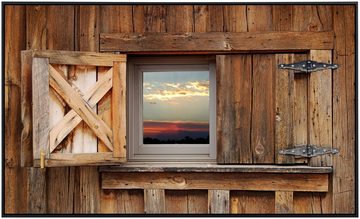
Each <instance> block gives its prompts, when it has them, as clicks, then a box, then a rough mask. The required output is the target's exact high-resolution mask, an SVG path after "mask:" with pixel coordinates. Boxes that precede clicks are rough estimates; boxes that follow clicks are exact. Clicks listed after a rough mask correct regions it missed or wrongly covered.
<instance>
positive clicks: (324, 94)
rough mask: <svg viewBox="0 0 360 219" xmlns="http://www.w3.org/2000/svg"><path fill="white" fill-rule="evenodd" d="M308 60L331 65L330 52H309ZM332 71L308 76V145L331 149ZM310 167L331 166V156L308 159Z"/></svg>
mask: <svg viewBox="0 0 360 219" xmlns="http://www.w3.org/2000/svg"><path fill="white" fill-rule="evenodd" d="M310 59H311V60H316V61H318V62H325V63H331V51H327V50H322V51H320V50H311V51H310ZM331 77H332V71H331V70H323V71H318V72H316V74H310V79H309V117H310V118H309V123H310V124H309V143H310V144H314V145H318V146H327V147H329V146H330V147H332V105H331V104H332V102H331V101H332V97H331V95H332V92H331V91H332V79H331ZM310 165H312V166H331V165H332V159H331V155H322V156H318V157H313V158H311V159H310Z"/></svg>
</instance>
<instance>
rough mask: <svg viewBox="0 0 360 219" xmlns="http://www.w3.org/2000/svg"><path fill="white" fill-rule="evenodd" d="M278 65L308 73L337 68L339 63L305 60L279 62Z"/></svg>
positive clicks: (282, 67)
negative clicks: (287, 62) (288, 62)
mask: <svg viewBox="0 0 360 219" xmlns="http://www.w3.org/2000/svg"><path fill="white" fill-rule="evenodd" d="M278 67H279V68H280V69H290V70H294V71H298V72H306V73H309V72H314V71H320V70H324V69H337V68H338V67H339V65H337V64H328V63H322V62H316V61H312V60H306V61H302V62H296V63H290V64H280V65H278Z"/></svg>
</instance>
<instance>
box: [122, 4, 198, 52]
mask: <svg viewBox="0 0 360 219" xmlns="http://www.w3.org/2000/svg"><path fill="white" fill-rule="evenodd" d="M165 10H166V17H165V26H166V32H169V33H185V32H193V31H194V20H193V14H194V12H193V11H194V8H193V6H192V5H166V6H165ZM120 51H121V50H120Z"/></svg>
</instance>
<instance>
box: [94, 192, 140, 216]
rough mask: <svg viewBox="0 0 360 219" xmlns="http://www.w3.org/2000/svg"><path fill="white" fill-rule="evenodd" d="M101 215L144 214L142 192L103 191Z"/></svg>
mask: <svg viewBox="0 0 360 219" xmlns="http://www.w3.org/2000/svg"><path fill="white" fill-rule="evenodd" d="M100 212H101V213H109V214H119V213H120V214H121V213H122V214H143V213H144V193H143V191H142V190H107V189H105V190H101V210H100Z"/></svg>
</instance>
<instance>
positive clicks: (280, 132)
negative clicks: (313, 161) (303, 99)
mask: <svg viewBox="0 0 360 219" xmlns="http://www.w3.org/2000/svg"><path fill="white" fill-rule="evenodd" d="M293 58H294V57H293V55H292V54H276V66H278V65H279V64H284V63H293ZM293 86H294V73H293V72H292V71H288V70H281V69H277V70H276V85H275V98H276V100H275V102H276V103H275V107H276V117H275V162H276V163H294V157H293V156H283V155H279V153H278V152H279V150H281V149H288V148H293V147H294V144H293V142H294V141H293V127H294V126H293V124H294V123H293V115H292V114H293V105H294V104H293V99H294V95H293Z"/></svg>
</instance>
